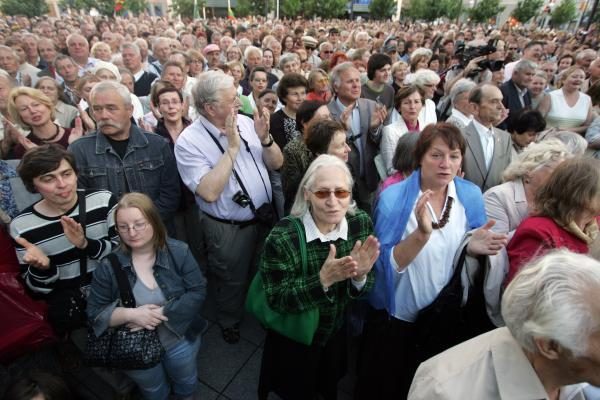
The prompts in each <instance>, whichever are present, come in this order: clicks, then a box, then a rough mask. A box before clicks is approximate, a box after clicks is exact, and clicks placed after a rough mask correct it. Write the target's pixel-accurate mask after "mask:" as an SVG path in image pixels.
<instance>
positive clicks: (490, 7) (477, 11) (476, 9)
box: [469, 0, 505, 22]
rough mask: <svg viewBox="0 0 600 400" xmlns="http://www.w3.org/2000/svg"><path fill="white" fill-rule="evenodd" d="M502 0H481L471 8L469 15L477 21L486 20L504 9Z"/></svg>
mask: <svg viewBox="0 0 600 400" xmlns="http://www.w3.org/2000/svg"><path fill="white" fill-rule="evenodd" d="M504 8H505V7H504V6H501V5H500V0H480V1H479V2H478V3H477V4H475V5H474V6H473V7H472V8H471V9H470V10H469V17H470V18H471V20H473V21H475V22H486V21H488V20H489V19H490V18H493V17H495V16H497V15H498V14H500V13H501V12H502V11H503V10H504Z"/></svg>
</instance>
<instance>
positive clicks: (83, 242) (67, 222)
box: [60, 215, 87, 249]
mask: <svg viewBox="0 0 600 400" xmlns="http://www.w3.org/2000/svg"><path fill="white" fill-rule="evenodd" d="M60 224H61V225H62V227H63V230H64V232H65V236H66V237H67V239H68V240H69V242H71V244H73V246H75V247H77V248H78V249H85V248H86V247H87V239H86V238H85V235H84V233H83V227H82V226H81V224H80V223H78V222H77V221H75V220H74V219H73V218H71V217H67V216H66V215H63V216H62V217H60Z"/></svg>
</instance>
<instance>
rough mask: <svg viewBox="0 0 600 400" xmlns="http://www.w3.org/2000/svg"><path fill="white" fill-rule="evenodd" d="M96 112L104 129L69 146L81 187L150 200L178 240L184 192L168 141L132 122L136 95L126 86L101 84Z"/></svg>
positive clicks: (94, 99)
mask: <svg viewBox="0 0 600 400" xmlns="http://www.w3.org/2000/svg"><path fill="white" fill-rule="evenodd" d="M90 109H91V111H92V116H93V117H94V119H95V120H96V125H97V127H98V130H97V131H96V132H94V133H92V134H90V135H86V136H83V137H81V138H80V140H76V141H75V142H73V143H72V144H71V145H70V146H69V150H70V151H72V152H73V154H74V155H75V158H76V159H77V163H78V165H79V166H80V169H81V172H80V174H79V185H80V187H84V188H95V189H106V190H109V191H111V192H113V193H114V194H115V195H116V196H117V197H121V196H122V195H123V194H124V193H129V192H140V193H144V194H146V195H148V197H150V198H151V199H152V201H153V202H154V204H155V205H156V207H157V208H158V211H159V212H160V215H161V218H162V220H163V222H164V223H165V225H166V227H167V230H168V231H169V234H170V235H174V234H175V226H174V223H173V216H174V214H175V211H177V208H178V207H179V198H180V187H179V179H177V167H176V165H175V157H174V156H173V152H172V150H171V148H170V147H169V144H168V142H167V141H166V140H165V139H164V138H163V137H161V136H159V135H156V134H154V133H149V132H145V131H142V130H141V129H140V128H138V127H137V126H136V125H135V124H132V123H131V116H132V114H133V106H132V104H131V96H130V94H129V90H128V89H127V88H126V87H125V86H123V85H122V84H120V83H117V82H113V81H103V82H100V83H98V84H96V85H95V86H94V88H93V89H92V91H91V92H90Z"/></svg>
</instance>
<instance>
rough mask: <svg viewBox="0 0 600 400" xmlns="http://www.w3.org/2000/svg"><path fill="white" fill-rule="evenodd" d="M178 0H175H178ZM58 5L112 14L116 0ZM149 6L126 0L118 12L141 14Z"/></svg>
mask: <svg viewBox="0 0 600 400" xmlns="http://www.w3.org/2000/svg"><path fill="white" fill-rule="evenodd" d="M176 1H178V0H174V2H176ZM191 1H193V0H191ZM58 5H59V6H60V7H61V8H67V7H69V8H71V9H73V10H83V11H85V12H88V11H89V10H91V9H92V8H95V9H96V10H98V12H99V13H100V14H102V15H108V16H111V15H113V14H114V13H115V2H114V0H60V1H59V2H58ZM147 7H148V3H147V2H146V0H125V4H123V9H122V10H121V11H120V12H119V13H118V14H123V13H124V12H125V11H131V12H132V13H134V14H140V13H142V12H143V11H144V10H146V8H147Z"/></svg>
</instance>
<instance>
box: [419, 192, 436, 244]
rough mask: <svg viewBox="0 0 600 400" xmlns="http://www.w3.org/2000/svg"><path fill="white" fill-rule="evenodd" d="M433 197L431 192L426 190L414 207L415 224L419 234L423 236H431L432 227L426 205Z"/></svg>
mask: <svg viewBox="0 0 600 400" xmlns="http://www.w3.org/2000/svg"><path fill="white" fill-rule="evenodd" d="M432 195H433V192H432V191H431V190H426V191H425V192H424V193H423V194H422V195H421V197H419V199H418V200H417V204H416V206H415V216H416V217H417V223H418V224H419V227H418V229H419V232H421V233H422V234H423V235H427V236H429V235H431V231H432V230H433V227H432V226H431V213H430V212H429V210H428V209H427V203H428V202H429V199H430V198H431V196H432Z"/></svg>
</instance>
